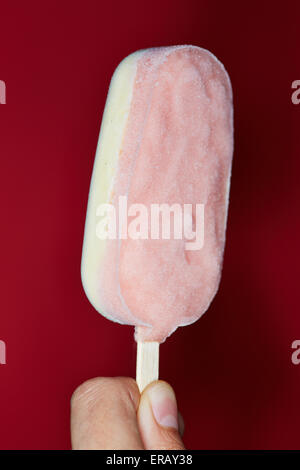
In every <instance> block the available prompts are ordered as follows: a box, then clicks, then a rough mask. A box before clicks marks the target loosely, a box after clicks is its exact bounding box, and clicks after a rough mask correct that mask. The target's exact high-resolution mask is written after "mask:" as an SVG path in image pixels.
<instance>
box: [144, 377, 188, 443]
mask: <svg viewBox="0 0 300 470" xmlns="http://www.w3.org/2000/svg"><path fill="white" fill-rule="evenodd" d="M138 425H139V429H140V434H141V436H142V440H143V443H144V446H145V449H148V450H181V449H184V444H183V442H182V440H181V437H180V434H179V430H178V428H179V423H178V411H177V403H176V397H175V393H174V391H173V389H172V387H171V386H170V385H169V384H167V383H166V382H163V381H162V380H158V381H156V382H152V383H151V384H150V385H148V386H147V387H146V388H145V390H144V391H143V393H142V395H141V398H140V404H139V408H138Z"/></svg>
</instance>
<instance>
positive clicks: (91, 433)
mask: <svg viewBox="0 0 300 470" xmlns="http://www.w3.org/2000/svg"><path fill="white" fill-rule="evenodd" d="M139 399H140V394H139V391H138V387H137V385H136V382H135V380H133V379H130V378H126V377H115V378H100V377H99V378H95V379H91V380H88V381H87V382H85V383H83V384H82V385H80V386H79V387H78V388H77V390H76V391H75V392H74V394H73V396H72V399H71V439H72V448H73V449H88V450H91V449H95V450H97V449H111V450H118V449H129V450H133V449H137V450H139V449H143V448H144V447H143V444H142V440H141V437H140V433H139V429H138V424H137V417H136V412H137V408H138V403H139Z"/></svg>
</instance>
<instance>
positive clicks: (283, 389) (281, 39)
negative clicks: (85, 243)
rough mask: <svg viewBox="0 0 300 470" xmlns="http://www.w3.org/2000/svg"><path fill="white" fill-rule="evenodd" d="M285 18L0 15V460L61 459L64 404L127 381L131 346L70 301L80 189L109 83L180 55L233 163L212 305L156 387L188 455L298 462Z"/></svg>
mask: <svg viewBox="0 0 300 470" xmlns="http://www.w3.org/2000/svg"><path fill="white" fill-rule="evenodd" d="M279 5H281V6H279ZM299 13H300V8H299V3H298V7H297V6H296V2H291V1H290V2H283V3H281V2H279V3H278V4H276V2H271V1H268V2H266V1H265V2H264V1H256V0H254V1H252V2H247V3H245V2H233V1H230V0H228V1H226V2H216V1H212V0H205V1H204V0H194V1H192V0H184V1H177V0H168V1H166V0H152V1H151V2H141V1H140V0H139V1H128V2H117V3H116V2H108V1H106V2H101V1H90V0H86V1H85V2H74V1H72V2H71V1H70V2H68V1H64V2H61V1H53V0H52V1H51V2H50V1H44V2H38V1H35V2H34V1H26V2H19V3H18V2H11V3H9V2H1V4H0V15H1V29H0V79H1V80H4V81H5V82H6V86H7V104H6V105H1V106H0V155H1V171H0V189H1V231H0V236H1V245H0V246H1V265H0V266H1V268H0V269H1V274H0V275H1V306H0V307H1V311H0V339H2V340H4V341H5V342H6V344H7V364H6V365H0V447H1V448H2V449H66V448H69V447H70V438H69V400H70V396H71V394H72V392H73V390H74V389H75V388H76V386H78V385H79V384H80V383H81V382H82V381H84V380H85V379H88V378H91V377H93V376H97V375H101V376H106V375H107V376H114V375H130V376H133V375H134V372H135V345H134V342H133V330H132V328H131V327H124V326H120V325H117V324H114V323H111V322H109V321H108V320H106V319H104V318H102V317H101V316H100V315H99V314H97V313H96V311H95V310H94V309H93V308H92V307H91V305H90V304H89V302H88V300H87V298H86V297H85V294H84V292H83V289H82V286H81V281H80V258H81V245H82V236H83V228H84V220H85V210H86V203H87V196H88V188H89V182H90V176H91V171H92V165H93V159H94V154H95V149H96V144H97V139H98V132H99V126H100V122H101V115H102V111H103V107H104V103H105V98H106V93H107V88H108V85H109V80H110V77H111V75H112V72H113V70H114V68H115V67H116V65H117V64H118V63H119V61H120V60H121V59H122V58H124V57H125V56H126V55H128V54H129V53H130V52H132V51H134V50H136V49H141V48H145V47H151V46H160V45H171V44H181V43H184V44H185V43H191V44H195V45H199V46H202V47H205V48H208V49H210V50H211V51H212V52H213V53H215V54H216V55H217V57H218V58H219V59H220V60H221V61H222V62H224V64H225V66H226V68H227V70H228V72H229V74H230V76H231V79H232V85H233V90H234V101H235V129H236V133H235V156H234V164H233V175H232V190H231V203H230V212H229V219H228V231H227V246H226V253H225V260H224V270H223V278H222V282H221V286H220V290H219V293H218V295H217V297H216V298H215V300H214V302H213V304H212V305H211V308H210V309H209V312H208V313H207V314H205V315H204V317H203V318H202V319H201V320H200V321H198V322H197V323H196V324H194V325H192V326H188V327H185V328H180V329H179V330H177V332H176V333H174V334H173V336H172V337H171V338H170V339H169V340H168V341H167V342H166V343H165V344H164V345H163V346H162V347H161V377H162V378H163V379H165V380H168V381H169V382H170V383H171V384H172V385H173V386H174V388H175V390H176V392H177V397H178V402H179V407H180V410H181V412H182V414H183V416H184V419H185V423H186V437H185V442H186V445H187V447H188V448H198V449H243V448H244V449H255V448H256V449H291V448H295V449H300V432H299V422H300V409H299V408H300V406H299V395H300V365H299V366H298V367H297V366H295V365H293V364H292V362H291V353H292V349H291V343H292V342H293V340H295V339H300V318H299V307H298V305H299V302H298V299H297V297H298V291H299V287H298V284H299V266H298V264H299V263H298V264H297V262H296V256H297V252H298V243H299V242H298V233H299V218H298V204H297V202H298V198H299V177H298V174H299V171H300V163H299V158H297V157H298V142H297V141H296V126H297V124H298V122H299V115H300V105H298V106H295V105H293V104H292V102H291V93H292V90H291V83H292V81H293V80H296V79H300V70H299V61H298V64H296V60H297V59H298V57H299V48H298V44H297V41H298V38H297V34H296V33H297V26H298V24H299ZM298 42H299V41H298Z"/></svg>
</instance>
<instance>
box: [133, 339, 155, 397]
mask: <svg viewBox="0 0 300 470" xmlns="http://www.w3.org/2000/svg"><path fill="white" fill-rule="evenodd" d="M158 363H159V343H157V342H154V341H148V342H145V343H142V342H141V341H138V343H137V356H136V382H137V384H138V387H139V390H140V392H141V393H142V391H143V390H144V388H146V387H147V385H148V384H150V383H151V382H153V381H154V380H157V379H158Z"/></svg>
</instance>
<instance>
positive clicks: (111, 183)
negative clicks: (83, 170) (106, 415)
mask: <svg viewBox="0 0 300 470" xmlns="http://www.w3.org/2000/svg"><path fill="white" fill-rule="evenodd" d="M232 153H233V108H232V92H231V85H230V80H229V77H228V75H227V73H226V71H225V69H224V67H223V65H222V64H221V63H220V62H219V61H218V60H217V59H216V57H215V56H214V55H212V54H211V53H210V52H208V51H207V50H205V49H202V48H200V47H195V46H174V47H162V48H153V49H146V50H141V51H138V52H135V53H133V54H131V55H129V56H128V57H127V58H125V59H124V60H123V61H122V62H121V63H120V65H119V66H118V67H117V69H116V70H115V72H114V75H113V77H112V80H111V84H110V88H109V93H108V96H107V102H106V106H105V111H104V115H103V120H102V126H101V131H100V137H99V142H98V147H97V152H96V158H95V163H94V169H93V175H92V180H91V187H90V194H89V201H88V209H87V217H86V226H85V235H84V244H83V255H82V282H83V286H84V289H85V292H86V294H87V296H88V298H89V300H90V302H91V303H92V305H93V306H94V307H95V308H96V310H97V311H98V312H100V313H101V314H102V315H104V316H105V317H107V318H109V319H110V320H113V321H116V322H119V323H123V324H127V325H134V326H135V338H136V340H137V341H139V342H158V343H161V342H163V341H164V340H165V339H166V338H167V337H168V336H169V335H170V334H171V333H172V332H174V330H176V328H177V327H179V326H184V325H188V324H190V323H193V322H195V321H196V320H197V319H198V318H199V317H200V316H201V315H202V314H203V313H204V312H205V311H206V310H207V308H208V306H209V304H210V302H211V301H212V299H213V297H214V295H215V293H216V291H217V289H218V285H219V281H220V275H221V266H222V257H223V250H224V243H225V230H226V219H227V208H228V196H229V184H230V174H231V161H232ZM163 205H164V206H163ZM174 205H175V206H174ZM162 206H163V207H164V208H165V209H166V213H168V211H169V212H170V214H171V218H172V215H173V216H174V217H173V218H174V219H175V215H174V213H173V211H172V210H173V209H172V208H174V207H176V208H177V209H178V208H180V209H178V210H179V212H180V210H181V211H182V220H181V228H182V236H181V238H180V236H179V235H180V234H179V235H178V233H179V232H180V217H179V216H178V218H176V223H177V225H176V227H177V228H178V227H179V228H178V230H177V232H176V230H175V222H174V225H173V226H172V227H173V229H171V233H170V235H171V236H169V238H168V237H163V235H162V232H163V229H162V228H161V227H159V229H157V227H155V226H154V225H155V224H154V222H153V220H154V217H153V218H152V215H153V214H154V213H155V214H156V216H157V211H158V213H159V217H158V218H157V217H156V219H155V221H156V222H157V221H159V220H161V218H162V217H163V215H162V214H163V210H162ZM141 207H142V208H143V210H141V209H140V212H139V208H141ZM153 207H154V208H155V209H153ZM185 208H186V209H187V211H186V213H185ZM114 209H115V213H114ZM198 209H199V210H198ZM145 213H147V220H148V226H147V224H146V226H145V224H144V227H143V229H141V230H140V232H139V231H138V230H137V225H138V221H137V218H138V219H139V221H141V220H142V219H143V218H142V217H141V214H142V215H143V217H144V216H145ZM107 214H109V217H108V215H107ZM124 214H125V215H124ZM183 214H184V215H183ZM137 215H139V216H140V217H137ZM165 215H166V214H165ZM177 215H178V214H177ZM114 216H115V220H116V224H115V226H114V225H113V222H112V220H113V217H114ZM105 217H106V220H105V224H106V228H107V231H106V232H105V230H103V227H104V225H105V224H104V219H105ZM200 219H201V220H200ZM144 220H145V217H144V219H143V221H144ZM199 220H200V221H199ZM152 222H153V224H152ZM140 225H141V224H140ZM108 226H109V228H108ZM134 228H135V229H136V230H135V231H134ZM130 230H131V232H130ZM197 230H198V231H197ZM175 232H176V236H175ZM200 232H201V235H199V233H200ZM130 233H131V235H130ZM105 234H106V235H105ZM196 234H198V235H199V236H198V235H196ZM105 236H106V238H105ZM193 236H194V239H193ZM193 240H194V241H193Z"/></svg>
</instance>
